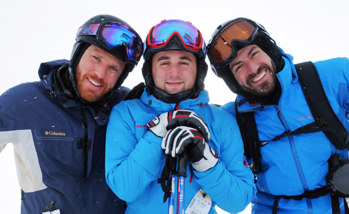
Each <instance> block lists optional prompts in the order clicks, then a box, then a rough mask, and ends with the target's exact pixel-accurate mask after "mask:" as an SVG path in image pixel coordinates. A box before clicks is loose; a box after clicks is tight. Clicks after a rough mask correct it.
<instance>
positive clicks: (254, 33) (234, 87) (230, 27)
mask: <svg viewBox="0 0 349 214" xmlns="http://www.w3.org/2000/svg"><path fill="white" fill-rule="evenodd" d="M234 28H235V29H234ZM236 31H239V32H238V33H235V32H236ZM229 33H230V35H227V34H229ZM239 33H240V35H239ZM243 34H244V35H243ZM251 44H255V45H257V46H258V47H259V48H261V49H262V50H263V51H264V52H265V53H266V54H267V55H268V56H269V57H270V58H271V60H272V61H273V62H274V64H275V67H276V71H277V72H279V71H281V70H282V68H283V67H284V63H285V62H284V60H283V59H282V53H281V51H280V49H279V47H278V46H277V45H276V43H275V41H274V40H273V39H272V38H271V37H270V36H269V33H268V32H267V30H266V29H265V28H264V27H263V26H262V25H261V24H258V23H257V22H255V21H252V20H250V19H247V18H237V19H233V20H229V21H227V22H224V23H223V24H221V25H219V26H218V27H217V29H216V30H215V31H214V32H213V34H212V37H211V39H210V41H209V43H208V45H207V52H208V58H209V60H210V64H211V68H212V70H213V72H214V73H215V74H216V76H218V77H220V78H222V79H223V80H224V82H225V83H226V84H227V86H228V87H229V88H230V90H231V91H232V92H234V93H236V94H241V95H243V96H246V97H247V96H251V94H250V93H249V92H246V91H245V90H243V89H242V88H241V86H240V85H239V83H238V82H237V80H236V79H235V76H234V75H233V73H232V72H231V70H230V68H229V66H228V65H229V63H230V62H231V61H232V60H234V59H235V57H236V55H237V52H238V50H240V49H242V48H244V47H246V46H248V45H251ZM222 48H223V49H225V50H226V51H222ZM227 50H229V51H230V52H227ZM223 52H224V53H223Z"/></svg>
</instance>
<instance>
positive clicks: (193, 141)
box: [161, 126, 218, 171]
mask: <svg viewBox="0 0 349 214" xmlns="http://www.w3.org/2000/svg"><path fill="white" fill-rule="evenodd" d="M161 148H162V149H163V150H164V152H165V154H167V155H171V156H172V157H174V158H175V157H177V156H179V155H181V154H182V153H183V151H184V150H186V151H187V153H188V154H187V155H188V159H189V160H190V161H191V162H192V165H193V168H194V169H195V170H197V171H206V170H208V169H210V168H212V167H213V166H215V165H216V163H217V161H218V155H216V153H215V152H214V151H213V149H211V147H210V146H209V145H208V144H207V143H206V142H205V139H204V137H203V136H202V134H201V133H200V132H198V130H196V129H193V128H190V127H186V126H178V127H176V128H174V129H172V130H170V131H168V132H167V134H166V136H165V137H164V138H163V140H162V143H161Z"/></svg>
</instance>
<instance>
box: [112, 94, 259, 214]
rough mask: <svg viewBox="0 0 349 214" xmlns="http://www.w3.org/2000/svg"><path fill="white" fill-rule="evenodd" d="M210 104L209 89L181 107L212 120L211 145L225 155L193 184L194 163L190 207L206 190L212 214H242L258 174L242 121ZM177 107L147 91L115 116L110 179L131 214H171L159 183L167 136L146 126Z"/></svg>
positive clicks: (116, 110)
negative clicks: (250, 162)
mask: <svg viewBox="0 0 349 214" xmlns="http://www.w3.org/2000/svg"><path fill="white" fill-rule="evenodd" d="M208 101H209V97H208V93H207V91H203V92H201V93H200V96H199V97H198V98H196V99H188V100H185V101H182V102H180V103H179V105H178V107H179V108H180V109H187V110H192V111H194V112H195V113H197V114H198V115H200V116H201V117H202V118H203V119H204V120H205V121H206V123H207V124H208V127H209V130H210V133H211V140H210V141H209V142H208V144H209V145H210V146H211V147H212V148H213V149H214V150H215V151H216V152H217V153H218V155H219V161H218V163H217V164H216V166H214V167H213V168H211V169H209V170H207V171H204V172H197V171H194V172H193V173H194V174H193V180H192V182H191V183H189V180H190V176H191V172H190V167H189V164H188V167H187V175H188V177H187V179H185V207H187V206H188V204H189V203H190V201H191V200H192V199H193V197H194V195H195V194H196V193H197V192H198V191H199V189H202V190H203V191H204V192H205V193H206V194H208V196H209V197H210V198H211V199H212V207H211V210H210V212H209V213H216V211H215V209H214V206H215V205H217V206H219V207H220V208H222V209H224V210H226V211H228V212H233V213H236V212H240V211H242V210H243V209H244V208H245V207H246V206H247V205H248V204H249V203H250V201H251V199H252V198H253V197H254V195H255V192H256V189H255V187H254V186H255V185H254V178H253V174H252V172H251V170H250V169H249V168H248V167H247V166H246V163H245V161H244V156H243V152H244V150H243V144H242V140H241V135H240V132H239V128H238V126H237V123H236V120H235V119H234V118H233V117H232V116H231V115H230V114H228V113H227V112H225V111H223V110H221V109H219V108H218V107H216V106H212V105H209V104H208ZM174 109H175V104H167V103H164V102H161V101H160V100H158V99H156V98H154V97H153V96H152V95H149V94H148V93H147V92H146V91H144V92H143V94H142V96H141V98H140V99H133V100H129V101H126V102H120V103H119V104H118V105H116V106H115V107H114V108H113V110H112V112H111V114H110V121H109V124H108V128H107V142H106V164H105V166H106V180H107V183H108V185H109V186H110V188H111V189H112V190H113V191H114V193H115V194H116V195H117V196H119V198H121V199H122V200H125V201H126V202H127V209H126V212H125V213H127V214H138V213H142V214H144V213H152V214H157V213H159V214H164V213H167V212H168V211H167V206H168V201H166V202H165V203H163V196H164V192H163V191H162V189H161V186H160V184H158V182H157V180H158V178H160V177H161V172H162V170H163V167H164V164H165V154H164V153H163V151H162V149H161V141H162V138H160V137H157V136H155V135H154V134H153V133H152V132H148V131H147V126H146V125H147V123H149V122H150V121H151V120H153V119H154V118H155V117H156V116H158V115H159V114H162V113H164V112H169V111H172V110H174ZM175 189H177V187H175ZM175 198H177V196H175ZM175 203H176V202H175ZM175 213H176V211H175Z"/></svg>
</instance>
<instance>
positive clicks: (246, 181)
mask: <svg viewBox="0 0 349 214" xmlns="http://www.w3.org/2000/svg"><path fill="white" fill-rule="evenodd" d="M217 115H218V114H216V116H217ZM220 119H221V120H220V121H221V122H219V123H214V126H211V136H212V135H214V138H211V141H210V142H209V144H210V146H211V147H212V148H213V149H214V150H215V151H216V152H217V153H218V154H219V161H218V163H217V164H216V166H214V167H213V168H211V169H209V170H207V171H204V172H197V171H195V172H194V173H195V176H196V177H197V178H198V181H197V182H198V183H199V184H200V185H201V187H202V188H203V190H204V192H205V193H206V194H208V195H209V196H210V197H211V199H212V200H213V202H214V203H215V204H216V205H217V206H218V207H220V208H221V209H223V210H225V211H227V212H231V213H238V212H241V211H243V210H244V209H245V208H246V206H247V205H248V204H249V203H250V202H251V200H252V198H253V197H254V196H255V194H256V187H255V185H254V175H253V174H252V172H251V170H250V169H249V167H248V165H247V164H246V161H245V157H244V155H243V153H244V149H243V143H242V139H241V135H240V131H239V128H238V125H237V123H236V120H235V118H234V117H232V116H231V115H230V114H228V113H226V112H224V114H223V116H222V114H221V117H220ZM216 121H217V119H216ZM206 122H207V121H206ZM213 140H214V141H216V142H214V143H212V141H213ZM216 145H219V146H216Z"/></svg>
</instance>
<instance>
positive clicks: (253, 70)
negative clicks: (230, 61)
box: [245, 61, 259, 75]
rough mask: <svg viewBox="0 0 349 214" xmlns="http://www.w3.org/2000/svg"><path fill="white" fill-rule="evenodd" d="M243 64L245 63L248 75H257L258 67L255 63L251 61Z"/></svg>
mask: <svg viewBox="0 0 349 214" xmlns="http://www.w3.org/2000/svg"><path fill="white" fill-rule="evenodd" d="M245 63H246V70H247V74H248V75H250V74H255V73H257V70H258V67H259V66H258V65H257V64H256V63H254V62H252V61H247V62H245Z"/></svg>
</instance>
